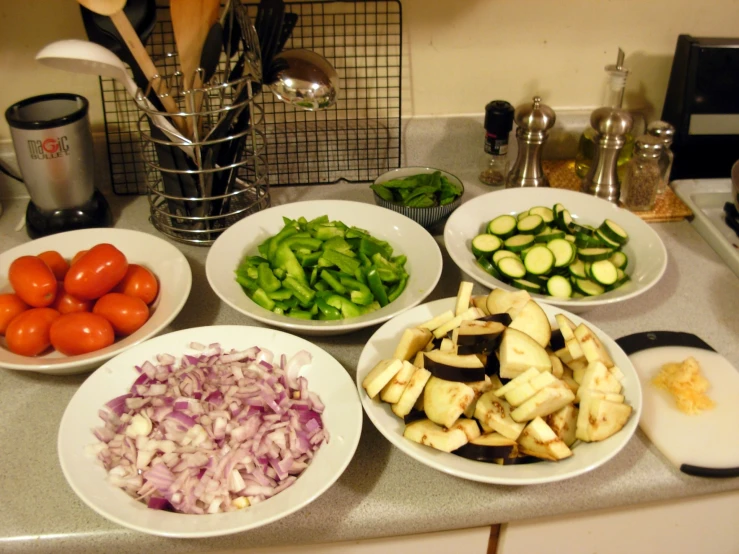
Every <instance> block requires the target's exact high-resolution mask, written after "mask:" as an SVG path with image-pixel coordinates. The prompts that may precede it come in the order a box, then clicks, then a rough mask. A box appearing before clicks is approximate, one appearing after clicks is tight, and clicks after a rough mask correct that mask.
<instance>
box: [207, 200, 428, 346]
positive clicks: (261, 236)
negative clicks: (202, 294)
mask: <svg viewBox="0 0 739 554" xmlns="http://www.w3.org/2000/svg"><path fill="white" fill-rule="evenodd" d="M324 214H325V215H327V216H328V217H329V219H330V220H331V221H335V220H339V221H343V222H344V223H345V224H346V225H349V226H355V227H360V228H362V229H366V230H367V231H369V232H370V234H372V236H374V237H377V238H378V239H383V240H386V241H388V242H389V243H390V245H391V246H392V247H393V249H394V252H395V253H396V254H405V255H406V256H407V257H408V261H407V263H406V266H405V267H406V269H407V270H408V273H409V275H410V277H409V279H408V284H407V285H406V288H405V290H404V291H403V293H402V294H401V295H400V296H399V297H398V298H397V299H396V300H395V301H394V302H391V303H389V304H388V305H387V306H385V307H384V308H381V309H379V310H377V311H375V312H372V313H370V314H366V315H362V316H359V317H354V318H349V319H342V320H338V321H307V320H300V319H294V318H291V317H288V316H283V315H277V314H275V313H273V312H270V311H269V310H266V309H264V308H262V307H261V306H258V305H257V304H255V303H254V302H252V301H251V299H249V298H248V297H247V296H246V294H245V293H244V291H243V290H242V289H241V286H240V285H239V284H238V283H237V282H236V279H235V278H234V270H235V269H236V267H237V266H238V264H239V262H240V261H241V259H242V258H243V257H244V256H246V255H257V254H258V251H257V246H258V245H259V244H261V243H262V242H264V241H265V240H266V239H268V238H269V237H271V236H273V235H275V234H277V233H278V232H279V231H280V229H282V227H283V226H284V223H283V221H282V218H283V217H289V218H291V219H297V218H299V217H300V216H303V217H305V218H306V219H308V220H310V219H313V218H316V217H319V216H321V215H324ZM441 267H442V260H441V251H440V250H439V246H438V244H437V243H436V241H435V240H434V238H433V237H432V236H431V235H430V234H429V233H428V232H427V231H426V230H425V229H424V228H423V227H421V226H420V225H418V224H417V223H415V222H414V221H412V220H410V219H408V218H407V217H404V216H402V215H400V214H397V213H394V212H391V211H389V210H385V209H383V208H380V207H378V206H373V205H372V204H363V203H361V202H349V201H345V200H314V201H310V202H295V203H292V204H285V205H282V206H275V207H273V208H270V209H268V210H264V211H261V212H257V213H255V214H253V215H250V216H249V217H247V218H245V219H242V220H241V221H239V222H238V223H236V224H234V225H233V226H232V227H230V228H229V229H228V230H227V231H226V232H225V233H223V234H222V235H221V236H220V237H218V239H216V241H215V243H213V246H211V248H210V252H209V253H208V259H207V260H206V263H205V273H206V275H207V277H208V282H209V283H210V286H211V287H212V288H213V290H214V291H215V293H216V294H217V295H218V296H219V297H220V298H221V300H223V301H224V302H225V303H226V304H228V305H229V306H231V307H232V308H233V309H235V310H236V311H238V312H241V313H242V314H244V315H246V316H249V317H251V318H253V319H256V320H257V321H261V322H262V323H266V324H268V325H273V326H275V327H280V328H284V329H287V330H289V331H292V332H295V333H299V334H304V335H338V334H342V333H348V332H350V331H354V330H357V329H362V328H364V327H369V326H370V325H376V324H378V323H382V322H383V321H387V320H388V319H390V318H391V317H393V316H394V315H397V314H399V313H401V312H403V311H405V310H407V309H409V308H412V307H413V306H416V305H418V304H420V303H421V302H422V301H423V300H424V298H426V297H427V296H428V295H429V294H430V293H431V291H433V290H434V287H435V286H436V283H438V281H439V277H440V276H441Z"/></svg>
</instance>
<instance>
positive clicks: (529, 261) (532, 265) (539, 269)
mask: <svg viewBox="0 0 739 554" xmlns="http://www.w3.org/2000/svg"><path fill="white" fill-rule="evenodd" d="M609 263H610V262H609ZM523 265H524V267H525V268H526V271H527V272H528V273H531V274H532V275H546V274H547V273H549V272H550V271H551V270H552V267H554V254H553V253H552V251H551V250H550V249H549V248H547V247H546V246H544V245H543V244H540V245H537V246H534V247H533V248H532V249H531V250H529V251H528V252H527V253H526V256H525V257H524V259H523ZM611 265H613V264H611Z"/></svg>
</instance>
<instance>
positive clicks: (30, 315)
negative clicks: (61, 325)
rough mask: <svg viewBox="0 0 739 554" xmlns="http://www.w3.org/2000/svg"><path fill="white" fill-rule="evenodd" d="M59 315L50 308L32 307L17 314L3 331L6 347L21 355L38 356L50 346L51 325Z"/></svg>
mask: <svg viewBox="0 0 739 554" xmlns="http://www.w3.org/2000/svg"><path fill="white" fill-rule="evenodd" d="M60 317H61V316H60V315H59V312H57V311H56V310H53V309H51V308H32V309H30V310H26V311H25V312H23V313H21V314H19V315H17V316H16V317H14V318H13V320H12V321H11V322H10V323H9V324H8V329H7V330H6V331H5V341H6V342H7V343H8V349H9V350H10V351H11V352H14V353H16V354H20V355H21V356H38V355H39V354H41V353H42V352H43V351H44V350H46V349H47V348H49V346H51V337H50V333H51V326H52V324H53V323H54V321H56V320H57V319H59V318H60Z"/></svg>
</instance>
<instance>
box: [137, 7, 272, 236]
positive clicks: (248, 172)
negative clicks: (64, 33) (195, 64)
mask: <svg viewBox="0 0 739 554" xmlns="http://www.w3.org/2000/svg"><path fill="white" fill-rule="evenodd" d="M239 10H244V9H243V8H242V7H241V6H240V5H236V6H235V8H234V11H236V12H239ZM245 13H246V12H245V10H244V11H243V12H242V13H241V14H240V15H245ZM245 17H248V16H245ZM247 43H248V41H239V44H240V45H246V44H247ZM248 54H249V52H248V50H247V49H245V48H244V47H242V46H240V47H239V51H238V52H233V53H232V52H226V53H225V54H222V56H221V58H222V60H221V63H220V64H219V66H220V68H219V69H217V70H216V72H215V74H214V75H213V76H212V77H211V78H210V79H207V78H206V76H205V74H204V70H203V69H202V68H199V69H198V70H197V72H196V73H197V74H196V75H195V77H196V79H192V78H191V79H185V76H184V75H183V74H182V72H181V71H178V70H177V67H178V64H177V60H176V55H175V54H167V55H166V56H164V57H163V58H162V59H161V60H159V62H160V64H161V66H162V67H164V68H165V69H168V68H174V72H173V73H166V72H165V71H162V73H163V74H162V75H161V76H159V77H157V78H155V79H154V80H153V81H152V82H150V83H149V86H148V87H147V90H146V91H143V92H141V94H140V95H139V98H138V99H137V104H138V106H139V108H140V110H141V112H142V113H141V114H140V116H139V118H138V122H137V129H138V131H139V135H140V137H141V146H142V154H143V159H144V163H145V173H146V188H147V190H146V194H147V196H148V199H149V207H150V219H151V223H152V224H153V225H154V227H155V228H156V229H157V230H159V231H160V232H162V233H164V234H165V235H168V236H169V237H171V238H173V239H175V240H177V241H180V242H183V243H188V244H195V245H210V244H212V243H213V242H214V241H215V240H216V239H217V238H218V236H219V235H220V234H221V233H222V232H223V231H224V230H226V229H227V228H228V227H229V226H230V225H231V224H233V223H235V222H236V221H238V220H240V219H242V218H244V217H246V216H247V215H249V214H251V213H254V212H256V211H259V210H262V209H265V208H267V207H269V205H270V196H269V183H268V177H267V162H266V158H265V154H266V140H265V135H264V129H263V125H264V111H263V109H262V106H261V103H260V102H259V98H260V94H261V93H260V91H261V83H260V82H259V81H258V80H255V75H254V72H253V71H250V69H249V68H250V64H249V63H245V62H246V61H247V57H248ZM224 58H225V63H224ZM232 59H233V60H238V61H233V62H232ZM253 67H254V66H253ZM257 77H258V76H257ZM203 81H207V83H206V84H205V85H203V86H201V87H197V88H188V87H186V86H185V83H192V82H196V83H199V82H203ZM154 91H156V92H154ZM164 95H166V96H169V97H170V98H172V99H174V100H175V102H176V104H177V106H178V108H179V110H180V111H179V112H177V113H168V112H163V111H160V110H158V109H156V108H154V106H153V105H152V104H151V103H147V102H146V101H145V100H144V99H145V98H149V99H151V98H156V97H159V98H161V97H162V96H164Z"/></svg>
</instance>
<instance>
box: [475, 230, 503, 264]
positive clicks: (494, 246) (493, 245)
mask: <svg viewBox="0 0 739 554" xmlns="http://www.w3.org/2000/svg"><path fill="white" fill-rule="evenodd" d="M502 246H503V241H501V240H500V238H498V237H496V236H495V235H488V234H483V235H477V236H476V237H475V238H473V239H472V253H473V254H474V255H475V257H476V258H479V257H480V256H485V257H488V256H490V255H491V254H492V253H493V252H495V251H496V250H499V249H500V248H501V247H502Z"/></svg>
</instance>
